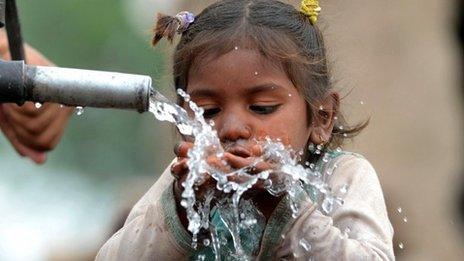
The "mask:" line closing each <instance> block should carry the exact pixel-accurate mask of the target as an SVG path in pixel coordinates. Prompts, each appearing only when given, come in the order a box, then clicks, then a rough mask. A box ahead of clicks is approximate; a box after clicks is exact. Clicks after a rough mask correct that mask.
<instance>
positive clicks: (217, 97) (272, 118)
mask: <svg viewBox="0 0 464 261" xmlns="http://www.w3.org/2000/svg"><path fill="white" fill-rule="evenodd" d="M187 92H188V93H189V94H190V95H191V98H192V100H193V101H194V102H196V103H197V104H198V105H199V106H200V107H203V108H204V110H205V113H204V116H205V118H206V119H207V120H208V119H210V120H213V121H214V123H215V128H216V129H217V131H218V136H219V138H220V139H221V141H222V142H223V143H225V144H231V145H234V144H237V143H240V144H237V145H240V147H248V145H251V144H252V143H253V142H254V140H255V139H256V140H260V139H262V138H263V137H266V136H269V137H271V138H273V139H277V138H280V139H281V140H282V141H283V142H284V143H285V144H288V145H291V146H292V148H293V149H295V150H302V149H303V148H304V147H305V146H306V144H307V141H308V140H309V137H310V134H311V126H310V124H309V123H308V118H309V117H308V113H309V112H308V109H307V105H306V101H305V99H304V98H303V96H301V95H300V93H299V92H298V90H297V88H296V87H295V86H294V85H293V83H292V82H291V80H290V79H289V78H288V76H287V75H286V74H285V72H284V71H283V70H282V69H280V68H278V66H275V65H273V64H272V63H271V62H269V61H268V60H266V58H264V57H263V56H262V55H260V54H259V53H257V52H256V51H253V50H249V49H237V50H233V51H231V52H229V53H227V54H225V55H222V56H220V57H218V58H216V59H206V62H202V63H201V64H196V65H195V66H193V67H192V69H191V70H190V72H189V83H188V87H187ZM238 141H240V142H238ZM243 141H245V142H243ZM243 143H245V144H243ZM234 147H236V146H234ZM236 152H238V154H243V155H242V156H250V155H247V154H248V153H247V152H246V151H245V152H244V150H237V151H236Z"/></svg>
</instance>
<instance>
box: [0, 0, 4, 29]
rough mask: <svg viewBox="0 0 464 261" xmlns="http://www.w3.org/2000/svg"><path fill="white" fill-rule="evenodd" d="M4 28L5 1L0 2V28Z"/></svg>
mask: <svg viewBox="0 0 464 261" xmlns="http://www.w3.org/2000/svg"><path fill="white" fill-rule="evenodd" d="M4 26H5V0H0V28H2V27H4Z"/></svg>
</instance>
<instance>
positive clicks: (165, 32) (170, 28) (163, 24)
mask: <svg viewBox="0 0 464 261" xmlns="http://www.w3.org/2000/svg"><path fill="white" fill-rule="evenodd" d="M194 21H195V15H194V14H192V13H190V12H187V11H182V12H180V13H178V14H176V16H169V15H164V14H158V21H157V22H156V26H155V29H154V30H153V31H154V36H153V39H152V42H151V44H152V45H153V46H155V45H156V44H157V43H158V42H159V41H160V40H161V39H162V38H163V37H166V38H168V40H169V41H170V42H171V43H172V41H173V40H174V36H175V35H176V33H179V34H182V33H183V32H185V31H186V30H187V29H188V28H189V26H190V24H192V23H193V22H194Z"/></svg>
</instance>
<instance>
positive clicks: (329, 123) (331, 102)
mask: <svg viewBox="0 0 464 261" xmlns="http://www.w3.org/2000/svg"><path fill="white" fill-rule="evenodd" d="M316 106H317V107H316V108H313V109H314V111H315V113H314V116H313V117H314V118H313V122H312V124H311V125H312V128H311V129H312V131H311V135H310V139H311V141H312V142H313V143H315V144H325V143H327V142H328V141H329V140H330V137H331V135H332V130H333V128H334V124H335V117H336V116H337V114H338V110H339V108H340V94H339V93H338V92H335V91H331V92H329V93H328V94H327V95H326V96H325V97H324V98H323V99H321V100H319V102H318V103H317V104H316Z"/></svg>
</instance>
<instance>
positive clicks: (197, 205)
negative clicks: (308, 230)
mask: <svg viewBox="0 0 464 261" xmlns="http://www.w3.org/2000/svg"><path fill="white" fill-rule="evenodd" d="M178 94H179V95H180V96H181V97H182V98H183V99H184V101H185V102H186V103H187V104H188V106H189V108H190V109H191V111H192V112H193V115H192V116H190V115H189V113H188V112H187V111H186V110H185V109H183V108H182V107H180V106H178V105H176V104H174V103H172V102H170V101H168V100H167V99H166V98H165V97H163V96H162V95H160V94H159V93H156V94H155V95H153V96H152V97H151V99H150V107H149V111H150V112H151V113H153V114H154V115H155V117H156V118H157V119H158V120H160V121H168V122H171V123H173V124H175V125H176V127H177V128H178V130H179V132H180V133H181V134H183V135H184V136H188V137H191V138H193V140H194V146H193V148H191V149H190V150H189V151H188V155H187V156H188V159H189V160H188V162H187V165H188V168H189V173H188V175H187V177H186V179H185V181H184V182H183V183H182V186H183V187H184V191H183V192H182V195H181V196H182V200H181V205H182V206H183V207H184V208H185V209H186V213H187V218H188V221H189V223H188V230H189V231H190V232H191V233H192V246H193V247H194V248H197V247H198V244H199V243H198V238H199V237H198V236H199V234H200V232H202V235H203V232H204V231H207V232H209V234H208V235H209V236H210V239H202V240H201V241H200V243H201V245H203V246H209V245H211V246H212V248H213V249H214V253H215V258H216V260H219V259H220V255H219V251H220V248H221V246H222V244H223V241H224V240H223V239H221V238H218V234H217V231H216V228H215V227H214V226H213V225H212V224H211V222H210V214H211V208H212V199H213V198H216V200H217V197H215V196H217V195H218V193H220V195H222V197H223V198H227V199H228V200H225V201H221V200H219V202H215V204H216V205H215V207H216V208H219V209H221V211H223V212H225V213H226V214H225V215H224V216H223V217H222V218H223V219H224V218H225V219H227V220H224V221H225V222H224V223H225V224H226V226H227V229H228V230H229V232H230V234H231V236H232V240H233V245H234V248H235V253H234V254H233V256H234V257H237V258H238V259H241V260H249V259H252V257H249V256H247V255H246V253H245V251H244V247H243V245H242V242H241V238H240V229H247V228H250V227H252V226H254V225H256V224H257V223H258V222H259V221H258V220H256V219H255V218H254V217H253V216H252V215H249V213H248V212H243V211H239V209H240V210H241V209H243V205H244V204H248V203H249V202H248V201H246V200H242V196H243V195H244V193H245V192H246V191H248V190H249V189H251V188H252V187H253V186H254V185H255V184H257V183H258V182H259V181H262V182H263V184H264V187H265V189H266V190H267V191H268V192H269V193H270V194H272V195H274V196H282V195H285V196H286V197H287V198H288V199H289V206H290V209H291V211H292V216H293V217H294V218H296V217H297V216H298V212H299V206H298V204H297V200H296V198H297V194H298V191H299V189H301V188H303V186H308V185H311V186H313V187H314V188H315V189H316V190H317V191H318V192H319V193H320V195H322V196H323V197H321V199H322V204H321V205H322V209H321V210H322V211H323V212H324V213H325V214H329V213H331V212H332V211H333V209H334V207H335V206H336V205H342V204H343V199H341V198H339V197H335V196H334V195H333V194H332V192H331V189H330V188H329V187H328V185H327V182H326V181H325V180H324V178H323V177H324V175H323V174H322V173H321V172H320V170H318V169H317V167H315V165H314V164H313V163H310V164H308V165H309V168H305V167H304V166H302V165H301V164H300V162H301V155H300V154H301V153H298V152H295V151H294V150H292V149H291V148H290V147H287V146H285V145H284V144H282V142H281V141H280V140H277V141H274V140H272V139H270V138H265V139H264V140H263V141H260V142H259V144H260V145H261V147H262V150H263V154H262V156H261V157H260V158H259V159H257V160H256V161H255V162H254V163H253V164H252V165H251V166H246V167H243V168H241V169H234V170H231V171H228V172H227V171H224V170H222V169H219V168H217V167H215V166H211V165H210V164H208V162H207V161H206V159H208V158H210V157H211V156H214V157H217V158H219V159H220V158H222V157H223V155H224V152H225V149H224V148H223V146H222V144H221V141H220V140H219V138H218V135H217V132H216V130H214V128H213V127H214V124H211V123H210V122H207V121H206V120H205V119H204V117H203V112H204V110H203V109H202V108H200V107H198V106H197V105H196V104H195V103H194V102H192V101H191V100H190V97H189V95H188V94H186V93H185V92H184V91H182V90H180V89H179V90H178ZM315 150H316V154H323V147H322V145H317V146H316V148H315ZM321 156H323V161H324V162H328V161H329V158H327V157H326V156H325V155H321ZM261 162H267V163H271V164H272V166H273V168H272V170H265V171H262V172H260V173H251V171H250V170H252V169H254V167H255V166H256V165H257V164H259V163H261ZM332 171H333V170H332ZM271 174H278V175H271ZM330 174H331V173H330ZM271 176H272V177H271ZM210 178H213V179H214V181H215V182H216V188H215V189H210V190H209V191H207V192H206V194H205V196H202V197H197V194H196V190H197V189H198V187H199V186H200V185H201V184H203V183H204V182H205V181H207V180H208V179H210ZM345 189H347V188H345ZM225 195H227V196H225ZM258 212H259V211H258ZM244 214H245V215H244ZM301 247H302V248H303V249H305V250H306V249H308V250H307V251H309V250H310V244H309V242H303V243H302V245H301Z"/></svg>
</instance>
